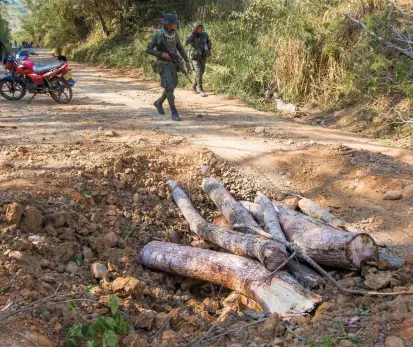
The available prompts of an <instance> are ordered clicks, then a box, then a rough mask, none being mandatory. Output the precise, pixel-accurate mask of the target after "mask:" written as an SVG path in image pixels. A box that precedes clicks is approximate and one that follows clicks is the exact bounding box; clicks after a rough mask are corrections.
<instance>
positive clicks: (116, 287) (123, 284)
mask: <svg viewBox="0 0 413 347" xmlns="http://www.w3.org/2000/svg"><path fill="white" fill-rule="evenodd" d="M144 288H145V283H143V282H141V281H139V280H137V279H136V278H135V277H132V276H127V277H118V278H117V279H115V280H114V281H113V283H112V290H113V291H114V292H115V293H116V294H117V295H119V296H120V297H127V296H129V295H131V296H132V297H139V296H142V295H143V294H142V292H143V290H144Z"/></svg>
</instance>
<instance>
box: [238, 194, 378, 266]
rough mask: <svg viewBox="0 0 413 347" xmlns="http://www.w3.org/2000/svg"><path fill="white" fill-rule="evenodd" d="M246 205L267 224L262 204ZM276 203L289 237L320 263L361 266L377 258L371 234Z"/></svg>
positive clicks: (376, 250) (285, 232)
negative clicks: (347, 228) (334, 225)
mask: <svg viewBox="0 0 413 347" xmlns="http://www.w3.org/2000/svg"><path fill="white" fill-rule="evenodd" d="M243 206H244V207H246V208H247V210H248V211H249V212H250V213H251V214H252V215H253V216H254V217H255V218H256V219H257V220H258V221H259V222H263V223H264V214H263V211H262V208H261V206H260V205H257V204H253V203H250V202H243ZM274 206H275V208H276V209H277V210H278V215H279V219H280V224H281V226H282V228H283V231H284V234H285V236H286V238H287V240H288V241H290V242H293V243H295V244H297V245H298V246H299V247H300V248H302V249H303V250H304V251H305V252H306V253H307V255H308V256H310V257H311V258H312V259H313V260H314V261H315V262H316V263H318V264H319V265H325V266H332V267H334V266H336V267H341V268H346V269H360V267H361V265H362V264H363V263H365V262H368V261H377V260H378V256H379V250H378V247H377V244H376V243H375V241H374V240H373V238H372V237H371V236H370V235H368V234H363V233H353V232H347V231H344V230H342V229H338V228H334V227H332V226H330V225H327V224H324V223H321V222H318V221H316V220H315V219H313V218H310V217H308V216H305V215H303V214H302V213H300V212H297V211H292V210H289V209H287V208H286V207H285V206H283V205H282V204H280V203H275V204H274Z"/></svg>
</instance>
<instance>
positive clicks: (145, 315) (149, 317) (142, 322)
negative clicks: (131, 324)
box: [135, 310, 156, 330]
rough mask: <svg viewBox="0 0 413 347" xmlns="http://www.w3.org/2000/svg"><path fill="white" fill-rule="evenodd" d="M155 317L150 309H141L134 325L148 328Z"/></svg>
mask: <svg viewBox="0 0 413 347" xmlns="http://www.w3.org/2000/svg"><path fill="white" fill-rule="evenodd" d="M155 317H156V313H155V312H154V311H152V310H145V311H142V312H141V314H140V315H139V316H138V317H137V318H136V321H135V325H136V327H137V328H139V329H147V330H150V329H151V328H152V324H153V322H154V320H155Z"/></svg>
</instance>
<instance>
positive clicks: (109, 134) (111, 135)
mask: <svg viewBox="0 0 413 347" xmlns="http://www.w3.org/2000/svg"><path fill="white" fill-rule="evenodd" d="M105 136H106V137H114V136H115V133H114V132H113V131H112V130H109V131H106V132H105Z"/></svg>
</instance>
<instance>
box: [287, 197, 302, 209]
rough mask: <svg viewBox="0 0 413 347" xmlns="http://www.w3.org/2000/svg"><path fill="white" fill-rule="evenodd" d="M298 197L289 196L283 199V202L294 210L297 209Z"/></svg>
mask: <svg viewBox="0 0 413 347" xmlns="http://www.w3.org/2000/svg"><path fill="white" fill-rule="evenodd" d="M299 200H300V199H299V198H298V197H296V196H290V197H288V198H286V199H284V201H283V203H284V205H286V206H287V207H288V208H289V209H291V210H293V211H295V210H297V209H298V201H299Z"/></svg>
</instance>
